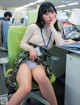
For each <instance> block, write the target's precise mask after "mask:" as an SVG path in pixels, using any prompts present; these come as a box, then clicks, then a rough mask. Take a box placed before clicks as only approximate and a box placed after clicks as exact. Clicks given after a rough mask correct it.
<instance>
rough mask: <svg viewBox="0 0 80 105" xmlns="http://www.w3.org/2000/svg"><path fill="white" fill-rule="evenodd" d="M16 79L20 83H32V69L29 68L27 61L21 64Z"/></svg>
mask: <svg viewBox="0 0 80 105" xmlns="http://www.w3.org/2000/svg"><path fill="white" fill-rule="evenodd" d="M16 79H17V82H18V84H19V85H30V84H32V74H31V70H30V69H29V67H28V66H27V64H26V63H23V64H21V65H20V67H19V70H18V73H17V76H16Z"/></svg>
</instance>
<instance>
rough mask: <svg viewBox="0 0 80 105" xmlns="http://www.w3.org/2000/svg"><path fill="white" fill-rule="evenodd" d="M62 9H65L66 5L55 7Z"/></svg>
mask: <svg viewBox="0 0 80 105" xmlns="http://www.w3.org/2000/svg"><path fill="white" fill-rule="evenodd" d="M62 7H66V5H59V6H57V8H62Z"/></svg>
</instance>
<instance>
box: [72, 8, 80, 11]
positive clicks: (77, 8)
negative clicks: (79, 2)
mask: <svg viewBox="0 0 80 105" xmlns="http://www.w3.org/2000/svg"><path fill="white" fill-rule="evenodd" d="M71 10H73V11H74V10H80V9H79V8H74V9H71Z"/></svg>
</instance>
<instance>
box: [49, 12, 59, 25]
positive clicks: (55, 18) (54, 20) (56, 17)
mask: <svg viewBox="0 0 80 105" xmlns="http://www.w3.org/2000/svg"><path fill="white" fill-rule="evenodd" d="M57 19H58V16H57V14H55V16H54V18H53V20H52V21H51V23H50V26H53V25H54V24H55V23H56V21H57Z"/></svg>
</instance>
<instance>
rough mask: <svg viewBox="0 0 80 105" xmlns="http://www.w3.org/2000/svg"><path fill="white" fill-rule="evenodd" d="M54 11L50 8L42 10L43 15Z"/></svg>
mask: <svg viewBox="0 0 80 105" xmlns="http://www.w3.org/2000/svg"><path fill="white" fill-rule="evenodd" d="M52 11H54V9H53V8H52V7H46V8H45V9H44V10H43V14H45V13H47V12H52Z"/></svg>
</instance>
